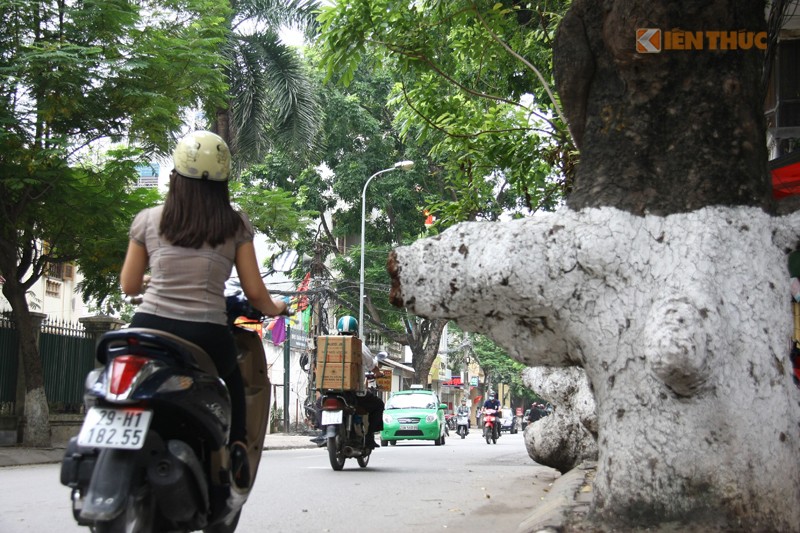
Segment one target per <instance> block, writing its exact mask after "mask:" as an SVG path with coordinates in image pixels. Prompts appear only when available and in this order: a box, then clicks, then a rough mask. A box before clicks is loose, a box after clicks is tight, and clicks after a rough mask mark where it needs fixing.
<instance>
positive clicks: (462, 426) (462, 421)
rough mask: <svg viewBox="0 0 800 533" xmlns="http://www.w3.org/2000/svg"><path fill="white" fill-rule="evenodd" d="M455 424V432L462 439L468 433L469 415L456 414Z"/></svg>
mask: <svg viewBox="0 0 800 533" xmlns="http://www.w3.org/2000/svg"><path fill="white" fill-rule="evenodd" d="M456 426H457V427H458V429H457V430H456V432H457V433H458V434H459V435H461V438H462V439H463V438H466V436H467V435H469V415H468V414H461V415H456Z"/></svg>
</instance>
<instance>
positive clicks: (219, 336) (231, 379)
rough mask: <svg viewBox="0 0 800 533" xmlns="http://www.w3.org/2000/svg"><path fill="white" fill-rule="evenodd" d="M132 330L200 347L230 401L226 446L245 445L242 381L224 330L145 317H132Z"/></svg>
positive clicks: (218, 326) (229, 336)
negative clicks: (144, 330)
mask: <svg viewBox="0 0 800 533" xmlns="http://www.w3.org/2000/svg"><path fill="white" fill-rule="evenodd" d="M131 327H132V328H149V329H157V330H159V331H166V332H167V333H172V334H173V335H177V336H178V337H180V338H182V339H185V340H187V341H189V342H193V343H194V344H196V345H198V346H200V347H201V348H202V349H203V350H205V351H206V353H208V355H209V356H210V357H211V359H212V360H213V361H214V365H216V367H217V372H219V375H220V377H221V378H222V379H223V380H224V381H225V385H227V387H228V394H230V397H231V430H230V442H234V441H237V440H240V441H245V439H246V438H247V429H246V427H245V411H246V409H247V407H246V405H245V400H244V381H243V380H242V373H241V372H240V371H239V365H237V364H236V352H237V350H236V341H234V340H233V333H231V330H230V329H229V328H228V326H226V325H223V324H211V323H208V322H189V321H186V320H175V319H173V318H162V317H160V316H156V315H151V314H148V313H136V314H135V315H133V320H131Z"/></svg>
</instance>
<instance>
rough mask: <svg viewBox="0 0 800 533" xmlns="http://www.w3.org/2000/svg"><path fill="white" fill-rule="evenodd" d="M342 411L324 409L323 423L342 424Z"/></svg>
mask: <svg viewBox="0 0 800 533" xmlns="http://www.w3.org/2000/svg"><path fill="white" fill-rule="evenodd" d="M341 423H342V412H341V411H322V425H323V426H327V425H328V424H341Z"/></svg>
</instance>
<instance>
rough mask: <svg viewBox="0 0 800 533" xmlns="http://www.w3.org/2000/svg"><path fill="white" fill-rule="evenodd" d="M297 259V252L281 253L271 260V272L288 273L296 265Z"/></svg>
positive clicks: (287, 251)
mask: <svg viewBox="0 0 800 533" xmlns="http://www.w3.org/2000/svg"><path fill="white" fill-rule="evenodd" d="M299 258H300V256H299V255H298V254H297V250H286V251H285V252H281V253H279V254H278V255H277V256H275V259H273V260H272V270H274V271H275V272H289V271H290V270H292V269H293V268H294V267H295V266H296V265H297V260H298V259H299Z"/></svg>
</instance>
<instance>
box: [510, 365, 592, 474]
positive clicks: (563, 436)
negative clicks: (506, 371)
mask: <svg viewBox="0 0 800 533" xmlns="http://www.w3.org/2000/svg"><path fill="white" fill-rule="evenodd" d="M522 381H523V383H525V385H527V386H528V387H529V388H530V389H531V390H534V391H536V393H537V394H538V395H539V396H540V397H541V398H543V399H545V400H547V401H548V402H550V404H551V405H553V406H555V408H554V410H553V413H552V414H550V415H549V416H546V417H543V418H540V419H539V420H537V421H536V422H534V423H532V424H528V426H527V427H526V428H525V433H524V437H525V448H526V449H527V451H528V455H529V456H530V457H531V459H533V460H534V461H536V462H537V463H539V464H542V465H545V466H549V467H552V468H555V469H557V470H558V471H560V472H561V473H564V472H567V471H569V470H571V469H573V468H575V467H576V466H578V465H579V464H580V463H582V462H583V461H596V460H597V439H596V436H597V413H596V411H595V401H594V395H593V394H592V391H591V388H590V386H589V381H588V379H587V378H586V372H584V371H583V369H582V368H579V367H569V368H563V367H546V366H537V367H532V368H527V369H525V370H524V371H523V373H522Z"/></svg>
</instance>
